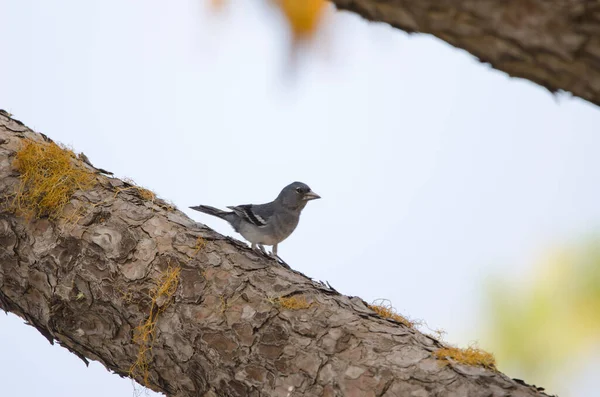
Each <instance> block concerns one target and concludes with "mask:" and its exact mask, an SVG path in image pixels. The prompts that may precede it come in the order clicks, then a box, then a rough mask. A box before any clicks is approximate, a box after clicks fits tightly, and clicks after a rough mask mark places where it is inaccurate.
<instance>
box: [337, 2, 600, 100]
mask: <svg viewBox="0 0 600 397" xmlns="http://www.w3.org/2000/svg"><path fill="white" fill-rule="evenodd" d="M333 2H334V3H335V4H336V6H337V7H338V8H339V9H346V10H350V11H354V12H356V13H358V14H360V15H362V16H363V17H364V18H366V19H369V20H372V21H380V22H386V23H389V24H390V25H392V26H394V27H396V28H399V29H402V30H404V31H406V32H422V33H430V34H432V35H434V36H437V37H439V38H440V39H442V40H444V41H446V42H448V43H450V44H452V45H453V46H456V47H458V48H462V49H465V50H467V51H468V52H470V53H471V54H473V55H475V56H476V57H478V58H479V59H480V60H481V61H482V62H488V63H490V64H491V65H492V66H493V67H494V68H496V69H499V70H502V71H504V72H506V73H508V74H509V75H510V76H514V77H522V78H526V79H529V80H531V81H533V82H535V83H538V84H540V85H542V86H544V87H546V88H547V89H548V90H550V91H552V92H555V91H558V90H564V91H570V92H571V93H573V95H576V96H579V97H581V98H583V99H586V100H588V101H590V102H592V103H594V104H596V105H600V1H598V0H503V1H498V0H418V1H415V0H333Z"/></svg>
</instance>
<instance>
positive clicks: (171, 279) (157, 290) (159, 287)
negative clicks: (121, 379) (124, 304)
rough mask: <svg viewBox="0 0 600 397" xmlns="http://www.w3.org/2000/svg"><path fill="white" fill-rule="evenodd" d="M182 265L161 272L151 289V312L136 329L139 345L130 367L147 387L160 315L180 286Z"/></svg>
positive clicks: (134, 374)
mask: <svg viewBox="0 0 600 397" xmlns="http://www.w3.org/2000/svg"><path fill="white" fill-rule="evenodd" d="M180 274H181V267H179V266H170V265H169V267H168V268H167V270H165V271H164V272H162V273H161V274H160V276H159V277H158V278H157V279H156V281H155V286H154V288H152V289H151V290H150V300H151V304H150V314H149V315H148V318H146V320H144V321H142V322H141V323H140V324H139V325H138V326H137V327H136V328H135V330H134V333H133V342H134V343H136V344H137V345H139V350H138V354H137V357H136V361H135V363H134V364H133V365H132V366H131V368H130V369H129V375H130V376H131V377H132V378H135V377H136V376H141V377H142V379H143V382H144V385H145V386H146V387H148V386H149V384H150V383H149V379H148V378H149V368H150V363H151V361H152V346H153V345H154V339H155V337H156V323H157V322H158V316H159V314H160V313H162V312H164V311H165V310H166V309H167V307H169V305H170V304H171V302H172V299H171V298H172V297H173V295H174V294H175V291H177V287H178V286H179V277H180Z"/></svg>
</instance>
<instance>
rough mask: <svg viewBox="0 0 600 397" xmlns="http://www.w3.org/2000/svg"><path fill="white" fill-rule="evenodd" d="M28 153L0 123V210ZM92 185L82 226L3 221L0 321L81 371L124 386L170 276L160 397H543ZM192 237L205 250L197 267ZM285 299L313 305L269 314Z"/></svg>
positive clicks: (204, 232)
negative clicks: (36, 337)
mask: <svg viewBox="0 0 600 397" xmlns="http://www.w3.org/2000/svg"><path fill="white" fill-rule="evenodd" d="M23 139H33V140H37V141H41V140H43V139H46V137H43V136H41V135H40V134H37V133H35V132H33V131H31V130H29V129H28V128H26V127H25V126H23V125H22V124H21V123H20V122H17V121H15V120H13V119H11V118H9V117H8V116H7V115H6V114H3V113H2V112H0V195H1V196H2V197H5V195H6V194H10V193H11V192H13V191H14V189H15V186H16V185H17V184H18V174H17V173H16V172H15V170H14V169H13V168H12V165H11V158H12V156H13V155H14V153H15V151H16V150H18V148H19V145H20V142H21V141H22V140H23ZM98 180H99V181H100V184H99V185H98V186H97V187H95V188H93V189H92V190H90V191H87V192H77V193H76V194H75V196H74V197H73V199H72V200H71V202H70V204H69V205H68V206H67V208H65V210H64V211H65V213H66V214H67V213H70V211H71V212H72V209H73V208H84V209H85V211H84V212H82V213H81V215H82V216H81V218H79V219H77V218H72V217H71V220H70V221H68V222H67V221H65V220H59V221H56V222H54V221H50V220H48V219H38V220H33V221H26V220H25V219H23V218H21V217H19V216H16V215H14V214H12V213H10V212H8V211H3V212H2V213H0V308H1V309H4V310H6V311H10V312H12V313H15V314H17V315H18V316H21V317H22V318H24V319H25V320H27V322H28V323H29V324H31V325H33V326H34V327H36V328H37V329H38V330H39V331H40V332H41V333H42V334H43V335H44V336H45V337H46V338H47V339H48V340H49V341H50V342H51V343H53V342H55V341H57V342H58V343H60V344H61V345H62V346H64V347H66V348H67V349H69V350H70V351H71V352H73V353H75V354H76V355H78V356H79V357H80V358H82V359H83V360H84V361H85V360H87V359H91V360H97V361H99V362H101V363H102V364H104V365H105V366H106V368H108V369H110V370H112V371H114V372H116V373H117V374H120V375H122V376H127V373H128V371H129V369H130V367H131V366H132V364H133V363H134V361H135V359H136V356H137V353H138V346H137V345H136V344H135V343H134V342H133V341H132V336H133V330H134V328H135V327H136V326H137V325H138V324H140V322H142V321H144V320H145V319H146V318H147V317H148V313H149V310H150V301H149V298H148V291H149V290H150V289H151V288H152V287H153V285H154V284H153V280H154V279H155V277H156V276H157V274H158V273H159V272H160V271H162V270H164V269H165V268H166V267H167V266H168V265H169V264H171V265H174V264H175V265H179V266H181V268H182V272H181V279H180V284H179V287H178V289H177V291H176V293H175V295H174V296H173V301H172V302H173V303H172V304H171V305H169V306H168V309H166V310H165V311H164V312H163V313H161V314H160V315H159V317H158V323H157V335H156V340H155V342H154V346H153V350H152V353H153V354H152V361H151V366H150V384H149V386H150V387H151V388H152V389H153V390H156V391H160V392H163V393H165V394H167V395H169V396H282V397H292V396H372V397H375V396H386V397H390V396H417V397H418V396H421V397H424V396H456V397H459V396H472V397H474V396H496V397H500V396H513V397H518V396H523V397H524V396H545V394H544V393H542V392H541V391H539V390H538V389H536V388H535V387H532V386H528V385H525V384H524V383H522V382H520V381H516V380H513V379H510V378H508V377H507V376H505V375H503V374H502V373H499V372H496V371H493V370H488V369H484V368H480V367H470V366H464V365H460V364H456V363H454V364H449V365H443V364H442V363H441V362H440V361H439V360H437V359H436V358H435V357H434V356H433V355H432V352H433V351H435V350H436V349H437V348H438V347H439V346H440V344H439V342H438V341H436V340H435V339H434V338H432V337H430V336H427V335H424V334H422V333H420V332H418V331H417V330H415V329H412V328H409V327H406V326H404V325H402V324H399V323H396V322H394V321H392V320H386V319H382V318H380V317H378V316H377V315H376V314H375V313H374V312H373V311H371V310H370V309H369V308H368V307H367V306H366V304H365V303H364V302H363V301H362V300H361V299H359V298H357V297H349V296H344V295H341V294H339V293H337V292H336V291H334V290H333V289H331V288H329V287H327V286H324V285H321V284H319V283H317V282H314V281H313V280H311V279H309V278H307V277H306V276H304V275H302V274H300V273H298V272H295V271H293V270H289V269H286V268H284V267H282V266H280V265H278V264H276V263H274V262H273V261H271V260H268V259H266V258H263V257H260V256H258V255H256V254H255V253H254V252H252V251H251V250H250V249H249V248H248V247H247V246H246V245H245V244H242V243H240V242H238V241H235V240H233V239H230V238H226V237H223V236H221V235H219V234H217V233H216V232H214V231H212V230H211V229H209V228H207V227H206V226H204V225H202V224H198V223H195V222H193V221H192V220H190V219H189V218H188V217H186V216H185V215H184V214H183V213H181V212H179V211H177V210H167V209H165V206H163V205H160V202H157V201H147V200H144V199H142V198H141V197H140V196H139V195H138V194H136V190H135V189H133V190H126V191H123V192H121V193H118V194H115V188H118V187H122V186H124V182H122V181H120V180H118V179H115V178H110V177H107V176H104V175H98ZM198 237H201V238H202V239H204V241H205V242H206V244H205V246H204V247H203V248H202V249H201V250H200V251H199V252H197V253H194V247H195V245H196V242H197V239H198ZM190 257H191V258H192V259H190ZM292 295H302V296H303V297H305V298H306V299H307V300H308V301H309V302H312V303H313V304H312V306H311V307H310V308H308V309H301V310H286V309H283V308H282V307H279V306H277V305H276V304H273V303H272V298H274V297H281V296H292ZM136 380H138V381H141V378H140V377H138V378H137V379H136Z"/></svg>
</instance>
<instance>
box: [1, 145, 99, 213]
mask: <svg viewBox="0 0 600 397" xmlns="http://www.w3.org/2000/svg"><path fill="white" fill-rule="evenodd" d="M13 166H14V167H15V169H16V170H17V171H18V172H19V173H20V177H19V180H20V183H19V187H18V190H17V192H16V193H15V195H14V197H13V200H12V203H11V209H12V210H14V211H15V212H16V213H18V214H19V215H22V216H25V217H26V218H29V219H31V218H40V217H44V216H48V217H50V218H58V217H59V215H61V213H62V210H63V209H64V207H65V206H66V205H67V204H68V203H69V201H70V200H71V197H72V196H73V193H75V191H77V190H87V189H90V188H91V187H93V186H94V184H95V176H94V174H93V173H92V172H91V171H89V170H88V169H86V168H85V167H84V166H83V165H82V164H81V163H80V160H78V159H77V158H76V157H75V155H74V153H73V152H72V151H71V150H69V149H67V148H65V147H62V146H59V145H57V144H56V143H54V142H37V141H33V140H25V141H24V143H23V146H22V147H21V148H20V149H19V151H17V153H16V156H15V159H14V162H13Z"/></svg>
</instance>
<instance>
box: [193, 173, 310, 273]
mask: <svg viewBox="0 0 600 397" xmlns="http://www.w3.org/2000/svg"><path fill="white" fill-rule="evenodd" d="M319 198H321V196H319V195H318V194H316V193H315V192H313V191H312V190H311V189H310V188H309V187H308V185H306V184H305V183H302V182H294V183H291V184H289V185H287V186H286V187H284V188H283V190H282V191H281V193H279V196H277V198H276V199H275V200H273V201H272V202H270V203H266V204H244V205H237V206H232V207H227V208H229V209H230V210H231V211H222V210H220V209H218V208H214V207H210V206H208V205H198V206H195V207H190V208H191V209H193V210H196V211H200V212H204V213H205V214H208V215H212V216H216V217H218V218H221V219H224V220H226V221H227V222H229V224H230V225H231V226H232V227H233V229H234V230H235V231H236V232H238V233H239V234H241V235H242V236H243V237H244V238H245V239H246V240H248V241H249V242H250V243H251V244H252V249H254V250H257V248H258V249H260V251H261V252H262V253H263V254H265V255H269V254H268V253H267V252H266V251H265V247H264V246H263V244H264V245H272V246H273V251H272V256H274V257H275V258H277V259H279V260H281V259H280V258H279V257H278V256H277V245H278V244H279V243H281V242H282V241H283V240H285V239H286V238H288V237H289V236H290V234H292V232H293V231H294V229H296V226H298V221H300V213H301V212H302V210H303V209H304V207H305V206H306V203H308V202H309V201H310V200H315V199H319ZM282 262H283V261H282Z"/></svg>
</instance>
